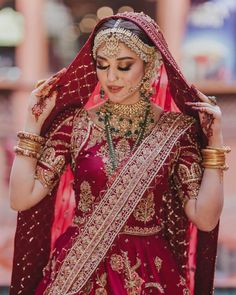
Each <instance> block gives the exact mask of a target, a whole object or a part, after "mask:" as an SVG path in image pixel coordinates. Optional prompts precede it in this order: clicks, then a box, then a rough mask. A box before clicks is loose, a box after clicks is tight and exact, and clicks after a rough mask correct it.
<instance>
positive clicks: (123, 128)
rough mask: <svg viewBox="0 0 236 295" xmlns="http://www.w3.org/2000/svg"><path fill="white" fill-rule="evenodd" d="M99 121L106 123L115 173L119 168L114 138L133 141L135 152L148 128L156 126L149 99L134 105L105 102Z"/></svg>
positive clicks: (106, 132)
mask: <svg viewBox="0 0 236 295" xmlns="http://www.w3.org/2000/svg"><path fill="white" fill-rule="evenodd" d="M97 115H98V120H99V121H100V122H103V123H104V127H105V136H106V140H107V143H108V147H109V155H110V160H111V164H112V170H113V171H114V170H115V169H116V167H117V166H118V164H119V163H118V160H117V157H116V151H115V146H114V142H113V138H114V137H122V138H125V139H129V138H130V139H133V140H134V145H133V147H132V150H131V151H133V150H135V149H136V148H137V147H138V145H139V144H140V143H141V142H142V140H143V138H144V136H145V131H146V129H147V126H149V125H150V124H151V125H153V124H154V116H153V111H152V110H151V103H150V100H149V99H145V98H141V99H140V100H139V101H138V102H137V103H135V104H132V105H123V104H115V103H112V102H110V101H107V102H105V104H104V105H103V106H102V107H101V109H100V110H99V111H98V112H97Z"/></svg>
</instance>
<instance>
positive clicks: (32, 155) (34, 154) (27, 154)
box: [14, 146, 40, 160]
mask: <svg viewBox="0 0 236 295" xmlns="http://www.w3.org/2000/svg"><path fill="white" fill-rule="evenodd" d="M14 152H15V153H16V155H20V156H25V157H29V158H33V159H37V160H38V159H39V158H40V154H39V153H37V152H36V151H31V150H27V149H23V148H21V147H19V146H15V147H14Z"/></svg>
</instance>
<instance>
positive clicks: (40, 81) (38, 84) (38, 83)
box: [34, 79, 46, 88]
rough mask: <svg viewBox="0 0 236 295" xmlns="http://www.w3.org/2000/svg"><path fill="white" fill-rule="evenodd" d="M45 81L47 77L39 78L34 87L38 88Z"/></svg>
mask: <svg viewBox="0 0 236 295" xmlns="http://www.w3.org/2000/svg"><path fill="white" fill-rule="evenodd" d="M45 81H46V79H43V80H39V81H38V82H37V83H35V86H34V88H38V87H39V86H40V85H42V84H43V83H44V82H45Z"/></svg>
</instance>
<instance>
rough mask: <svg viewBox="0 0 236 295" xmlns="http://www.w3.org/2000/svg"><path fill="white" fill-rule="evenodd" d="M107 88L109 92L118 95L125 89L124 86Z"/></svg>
mask: <svg viewBox="0 0 236 295" xmlns="http://www.w3.org/2000/svg"><path fill="white" fill-rule="evenodd" d="M107 88H108V90H109V92H111V93H117V92H120V91H121V90H122V89H123V86H107Z"/></svg>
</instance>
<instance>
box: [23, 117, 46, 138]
mask: <svg viewBox="0 0 236 295" xmlns="http://www.w3.org/2000/svg"><path fill="white" fill-rule="evenodd" d="M41 128H42V126H41V124H39V123H37V122H36V121H35V120H34V121H33V120H32V119H30V118H28V119H27V120H26V122H25V126H24V128H23V131H25V132H29V133H33V134H37V135H40V133H41Z"/></svg>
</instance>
